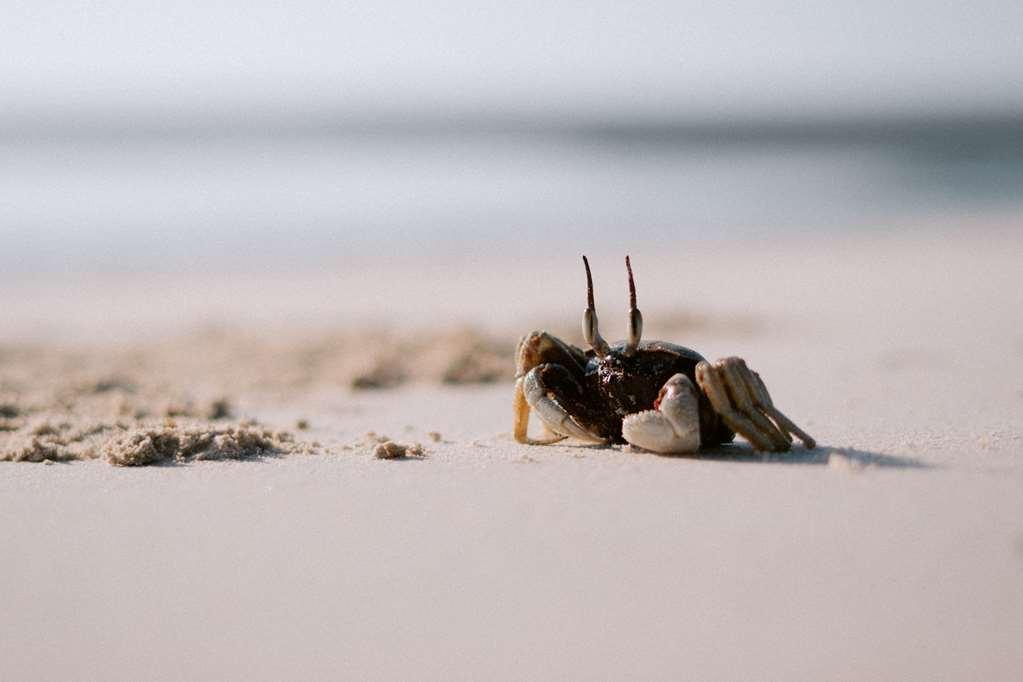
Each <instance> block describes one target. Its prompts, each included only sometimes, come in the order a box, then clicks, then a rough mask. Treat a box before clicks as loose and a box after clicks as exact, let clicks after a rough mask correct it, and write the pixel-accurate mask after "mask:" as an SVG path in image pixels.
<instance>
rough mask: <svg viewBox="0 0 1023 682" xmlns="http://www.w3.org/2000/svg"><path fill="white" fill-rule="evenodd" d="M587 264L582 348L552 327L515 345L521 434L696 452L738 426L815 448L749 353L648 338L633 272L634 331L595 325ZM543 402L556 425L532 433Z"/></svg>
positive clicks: (767, 438)
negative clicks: (716, 355)
mask: <svg viewBox="0 0 1023 682" xmlns="http://www.w3.org/2000/svg"><path fill="white" fill-rule="evenodd" d="M583 265H584V267H585V268H586V298H587V307H586V311H585V312H584V313H583V337H584V339H585V340H586V344H587V345H588V346H589V350H585V351H584V350H582V349H580V348H578V347H576V346H573V345H571V344H569V343H566V342H564V341H562V340H561V339H559V338H557V337H556V336H553V335H551V334H548V333H547V332H545V331H534V332H531V333H529V334H527V335H526V336H524V337H523V338H522V340H521V341H520V342H519V345H518V350H517V351H516V373H515V403H514V409H515V428H514V435H515V440H516V441H518V442H520V443H526V444H531V445H549V444H552V443H557V442H559V441H561V440H564V439H565V438H576V439H578V440H581V441H586V442H589V443H603V444H609V443H628V444H630V445H633V446H636V447H638V448H642V449H643V450H649V451H651V452H656V453H661V454H691V453H696V452H698V451H699V450H700V449H702V448H710V447H714V446H716V445H721V444H725V443H730V442H731V441H732V440H733V439H734V438H735V434H737V433H738V434H739V435H741V436H743V437H744V438H745V439H746V440H748V441H749V443H750V445H751V446H752V447H753V449H754V450H758V451H763V452H785V451H788V450H789V449H790V447H791V446H792V442H793V439H792V437H793V436H795V437H796V438H798V439H799V440H800V441H802V443H803V445H804V446H805V447H806V448H807V449H813V448H814V447H816V443H815V441H814V439H813V438H812V437H811V436H810V435H809V434H807V433H806V432H805V431H803V430H802V429H800V428H799V427H798V426H796V425H795V424H794V423H793V422H792V420H791V419H789V418H788V417H786V416H785V415H784V414H782V413H781V412H780V411H779V410H778V408H776V407H775V406H774V402H773V401H772V400H771V396H770V394H769V393H768V392H767V386H766V385H765V384H764V382H763V380H762V379H761V378H760V375H759V374H757V373H756V372H754V371H753V370H751V369H750V368H749V367H748V366H747V365H746V362H745V361H744V360H743V359H742V358H738V357H727V358H724V359H721V360H718V361H717V362H713V363H711V362H708V361H707V360H705V359H704V358H703V356H701V355H700V354H699V353H697V352H696V351H694V350H691V349H689V348H684V347H682V346H679V345H676V344H674V343H668V342H666V341H646V342H641V340H640V337H641V335H642V332H643V315H642V313H640V311H639V308H637V307H636V283H635V280H634V279H633V275H632V262H631V260H630V259H629V257H628V256H626V257H625V267H626V270H627V271H628V274H629V301H630V310H629V336H628V339H627V340H625V341H623V342H619V343H616V344H613V345H611V344H608V343H607V341H605V340H604V339H603V337H602V336H601V335H600V331H599V330H598V329H597V312H596V309H595V307H594V303H593V276H592V275H591V274H590V263H589V261H588V260H587V259H586V256H583ZM531 410H532V411H535V412H536V414H537V416H538V417H539V419H540V421H541V422H542V423H543V425H544V426H545V427H546V429H547V431H548V432H549V434H548V437H546V438H541V439H536V438H531V437H530V436H529V435H528V430H529V414H530V411H531Z"/></svg>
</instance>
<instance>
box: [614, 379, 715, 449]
mask: <svg viewBox="0 0 1023 682" xmlns="http://www.w3.org/2000/svg"><path fill="white" fill-rule="evenodd" d="M622 436H623V437H624V438H625V440H627V441H628V442H629V443H630V444H632V445H635V446H638V447H641V448H643V449H644V450H650V451H652V452H659V453H661V454H686V453H691V452H696V451H697V450H699V449H700V408H699V401H698V399H697V397H696V387H695V386H693V382H692V381H690V380H689V377H687V376H686V375H685V374H676V375H674V376H673V377H671V378H670V379H668V381H667V382H666V383H665V384H664V386H663V387H662V388H661V393H660V395H658V397H657V402H656V403H654V409H652V410H644V411H643V412H636V413H635V414H630V415H627V416H626V417H625V419H623V420H622Z"/></svg>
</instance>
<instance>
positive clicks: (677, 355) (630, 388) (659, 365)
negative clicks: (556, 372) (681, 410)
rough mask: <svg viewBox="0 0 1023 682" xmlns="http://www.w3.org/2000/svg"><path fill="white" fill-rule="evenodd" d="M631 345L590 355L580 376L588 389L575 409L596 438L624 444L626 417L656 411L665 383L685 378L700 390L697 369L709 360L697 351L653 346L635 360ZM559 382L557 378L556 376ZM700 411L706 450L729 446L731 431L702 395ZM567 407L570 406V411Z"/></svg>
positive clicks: (643, 349)
mask: <svg viewBox="0 0 1023 682" xmlns="http://www.w3.org/2000/svg"><path fill="white" fill-rule="evenodd" d="M626 348H627V347H626V344H625V343H624V342H622V343H615V344H612V345H611V346H610V352H609V353H608V354H607V355H605V356H604V357H603V358H601V357H598V356H597V355H596V353H594V351H592V350H588V351H586V358H587V362H586V367H585V368H584V370H583V375H582V376H581V377H575V379H576V380H577V381H578V382H579V384H580V385H581V386H582V388H583V390H584V395H582V396H578V401H579V402H578V403H577V404H576V405H573V406H572V407H571V408H570V410H571V411H572V413H573V415H575V416H576V418H577V419H579V420H580V422H581V423H582V424H583V426H586V427H588V428H590V429H591V430H592V431H594V432H595V433H599V434H600V435H602V436H604V437H605V438H608V439H609V440H611V441H612V442H615V443H624V442H625V440H624V438H622V418H623V417H625V416H626V415H629V414H634V413H636V412H640V411H642V410H649V409H656V408H657V406H658V403H659V402H660V396H661V391H662V388H663V387H664V384H665V383H666V382H667V381H668V379H670V378H671V377H672V376H673V375H675V374H677V373H682V374H684V375H686V376H687V377H689V380H690V381H692V382H693V385H694V386H696V385H697V382H696V365H697V364H699V363H700V362H703V361H704V358H703V356H702V355H700V354H699V353H697V352H696V351H694V350H692V349H690V348H686V347H684V346H679V345H676V344H674V343H669V342H667V341H648V342H643V343H641V344H640V345H639V348H637V349H636V350H635V352H633V353H632V354H631V355H630V354H628V353H627V352H626ZM552 380H553V381H554V382H557V378H555V377H552ZM697 398H698V401H699V410H700V442H701V443H703V445H704V446H713V445H718V444H721V443H730V442H731V441H732V439H733V438H735V433H734V432H733V431H732V430H731V429H729V428H728V427H727V426H726V425H725V423H724V421H723V420H722V419H721V417H720V416H719V415H718V413H717V412H715V411H714V408H713V407H712V406H711V404H710V400H709V399H708V398H707V396H706V395H705V394H704V392H703V391H700V390H697ZM566 407H568V406H566Z"/></svg>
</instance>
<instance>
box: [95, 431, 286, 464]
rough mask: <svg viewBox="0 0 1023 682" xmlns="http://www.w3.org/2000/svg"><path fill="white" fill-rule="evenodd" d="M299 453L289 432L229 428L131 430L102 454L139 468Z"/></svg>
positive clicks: (113, 441)
mask: <svg viewBox="0 0 1023 682" xmlns="http://www.w3.org/2000/svg"><path fill="white" fill-rule="evenodd" d="M295 450H296V445H295V440H294V438H293V437H292V436H291V434H290V433H287V432H282V431H271V430H269V429H260V428H257V427H252V426H245V425H240V426H232V427H227V428H209V427H206V428H203V427H191V428H182V427H178V426H176V425H171V426H165V427H164V428H162V429H132V430H130V431H128V432H126V433H123V434H120V435H119V436H118V437H116V438H112V439H110V440H109V441H107V443H106V444H105V445H104V446H103V455H104V456H105V457H106V459H107V461H108V462H110V463H111V464H114V465H116V466H140V465H145V464H158V463H160V462H167V461H175V462H182V461H189V460H210V459H250V458H253V457H263V456H267V455H284V454H290V453H291V452H294V451H295Z"/></svg>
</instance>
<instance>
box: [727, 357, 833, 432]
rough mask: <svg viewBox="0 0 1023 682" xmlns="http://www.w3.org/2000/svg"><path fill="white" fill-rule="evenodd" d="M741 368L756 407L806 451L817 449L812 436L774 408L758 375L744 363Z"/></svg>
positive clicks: (769, 395)
mask: <svg viewBox="0 0 1023 682" xmlns="http://www.w3.org/2000/svg"><path fill="white" fill-rule="evenodd" d="M743 368H744V369H745V370H746V372H748V373H749V378H748V381H749V387H750V389H751V390H752V392H753V400H754V402H756V404H757V407H759V408H760V409H762V410H763V411H764V412H766V413H767V414H768V415H769V416H770V417H771V419H773V420H774V421H775V423H776V424H777V425H778V427H779V428H781V430H782V431H787V432H788V433H794V434H795V435H796V438H798V439H799V440H801V441H803V446H804V447H806V449H807V450H813V449H814V448H815V447H817V441H816V440H814V438H813V436H811V435H810V434H808V433H807V432H806V431H804V430H803V429H801V428H799V427H798V426H796V425H795V423H794V422H793V421H792V420H791V419H789V418H788V417H786V416H785V415H784V414H782V413H781V411H780V410H778V408H776V407H775V406H774V402H773V401H772V400H771V394H770V393H768V392H767V386H766V385H765V384H764V380H763V379H761V378H760V375H759V374H757V373H756V372H754V371H753V370H751V369H749V368H748V367H746V363H743Z"/></svg>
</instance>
